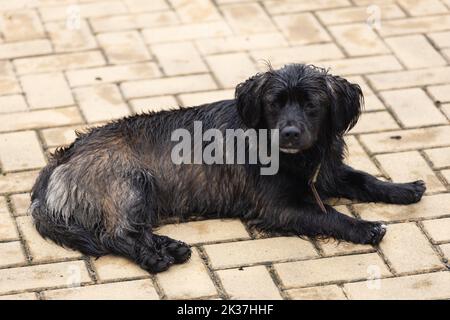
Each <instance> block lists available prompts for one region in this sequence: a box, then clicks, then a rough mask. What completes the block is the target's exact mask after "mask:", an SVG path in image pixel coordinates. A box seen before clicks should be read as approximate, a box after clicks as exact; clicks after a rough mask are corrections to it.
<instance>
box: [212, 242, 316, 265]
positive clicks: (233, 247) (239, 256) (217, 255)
mask: <svg viewBox="0 0 450 320" xmlns="http://www.w3.org/2000/svg"><path fill="white" fill-rule="evenodd" d="M204 248H205V251H206V254H207V255H208V256H209V258H210V261H211V266H212V267H213V268H215V269H219V268H227V267H233V266H239V265H248V264H255V263H263V262H269V261H279V260H288V259H305V258H311V257H315V256H317V253H316V251H315V250H314V247H313V246H312V245H311V243H309V242H307V241H305V240H302V239H298V238H295V237H294V238H285V237H280V238H273V239H260V240H252V241H240V242H232V243H223V244H212V245H207V246H205V247H204ZM243 252H245V254H243Z"/></svg>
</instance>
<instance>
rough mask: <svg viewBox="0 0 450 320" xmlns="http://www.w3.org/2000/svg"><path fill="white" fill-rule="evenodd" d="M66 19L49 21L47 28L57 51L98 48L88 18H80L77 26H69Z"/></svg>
mask: <svg viewBox="0 0 450 320" xmlns="http://www.w3.org/2000/svg"><path fill="white" fill-rule="evenodd" d="M67 23H68V22H66V20H63V21H55V22H48V23H46V24H45V29H46V30H47V32H48V37H49V38H50V39H51V41H52V43H53V47H54V49H55V52H68V51H84V50H89V49H94V48H97V42H96V41H95V37H94V36H93V35H92V33H91V30H90V28H89V25H88V24H87V22H86V20H84V19H82V20H80V23H79V26H77V28H68V27H67Z"/></svg>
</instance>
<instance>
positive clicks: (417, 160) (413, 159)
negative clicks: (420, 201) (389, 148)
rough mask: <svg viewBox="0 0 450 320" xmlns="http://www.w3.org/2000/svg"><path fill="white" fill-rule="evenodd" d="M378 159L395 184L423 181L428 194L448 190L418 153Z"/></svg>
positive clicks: (397, 154)
mask: <svg viewBox="0 0 450 320" xmlns="http://www.w3.org/2000/svg"><path fill="white" fill-rule="evenodd" d="M376 158H377V160H378V162H379V163H380V164H381V166H382V167H383V169H384V170H385V171H386V172H387V174H388V175H389V176H390V177H391V178H392V181H394V182H398V183H400V182H411V181H415V180H423V181H425V183H426V185H427V192H437V191H445V190H446V188H445V187H444V186H443V185H442V183H441V182H440V181H439V179H438V178H437V177H436V175H435V174H434V172H433V171H432V170H431V169H430V167H429V166H428V164H427V163H426V161H425V160H424V159H423V158H422V156H421V155H420V153H419V152H417V151H407V152H399V153H389V154H381V155H378V156H377V157H376Z"/></svg>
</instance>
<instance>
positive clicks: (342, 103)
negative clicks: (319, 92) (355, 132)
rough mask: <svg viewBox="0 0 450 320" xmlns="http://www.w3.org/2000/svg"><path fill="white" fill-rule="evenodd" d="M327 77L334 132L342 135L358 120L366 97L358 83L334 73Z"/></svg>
mask: <svg viewBox="0 0 450 320" xmlns="http://www.w3.org/2000/svg"><path fill="white" fill-rule="evenodd" d="M326 79H327V86H328V90H329V94H330V97H331V125H332V126H333V132H334V133H335V134H336V135H338V136H342V135H343V134H344V133H346V132H347V131H349V130H350V129H351V128H353V126H354V125H355V124H356V122H357V121H358V118H359V115H360V114H361V109H362V107H363V106H364V97H363V94H362V91H361V88H360V87H359V85H357V84H353V83H350V82H348V81H347V80H345V79H344V78H341V77H338V76H332V75H327V76H326Z"/></svg>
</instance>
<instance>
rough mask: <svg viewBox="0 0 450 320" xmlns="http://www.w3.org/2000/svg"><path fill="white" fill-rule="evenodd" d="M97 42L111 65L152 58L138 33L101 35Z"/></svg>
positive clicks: (98, 35) (98, 36) (125, 32)
mask: <svg viewBox="0 0 450 320" xmlns="http://www.w3.org/2000/svg"><path fill="white" fill-rule="evenodd" d="M97 40H98V42H99V45H100V46H101V47H102V48H103V51H104V52H105V54H106V57H107V58H108V61H109V62H110V63H113V64H119V63H130V62H140V61H145V60H149V59H150V58H151V56H150V53H149V52H148V50H147V48H146V46H145V44H144V41H143V40H142V39H141V36H140V34H139V33H138V32H137V31H124V32H108V33H100V34H97Z"/></svg>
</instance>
